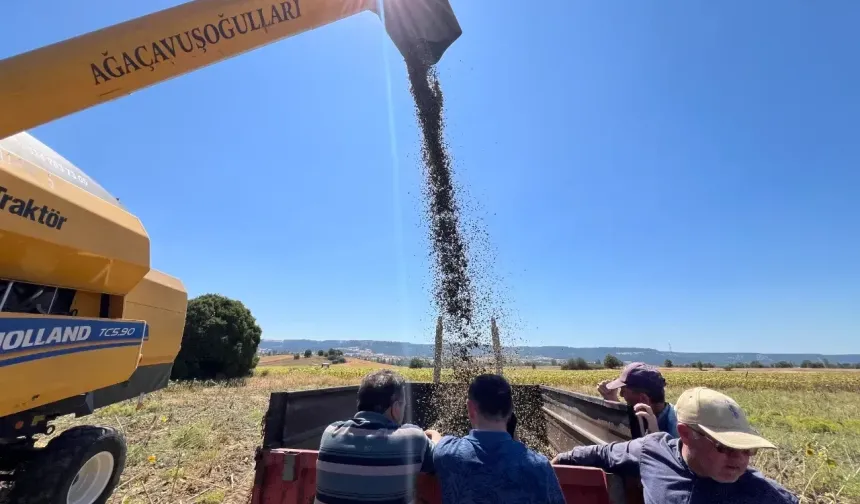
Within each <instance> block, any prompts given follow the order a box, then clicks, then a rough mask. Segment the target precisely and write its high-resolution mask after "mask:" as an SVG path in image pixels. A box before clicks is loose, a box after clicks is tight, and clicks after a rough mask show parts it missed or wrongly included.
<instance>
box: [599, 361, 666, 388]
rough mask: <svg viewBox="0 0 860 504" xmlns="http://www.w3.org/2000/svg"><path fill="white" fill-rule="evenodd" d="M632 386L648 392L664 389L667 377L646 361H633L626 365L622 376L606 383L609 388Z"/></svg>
mask: <svg viewBox="0 0 860 504" xmlns="http://www.w3.org/2000/svg"><path fill="white" fill-rule="evenodd" d="M621 387H630V388H634V389H637V390H644V391H646V392H651V391H655V392H657V391H662V390H664V389H665V388H666V379H665V378H663V375H662V374H661V373H660V370H658V369H657V368H656V367H654V366H649V365H648V364H645V363H644V362H631V363H630V364H627V365H626V366H624V370H623V371H621V376H619V377H618V378H616V379H615V380H612V381H611V382H609V383H607V384H606V388H608V389H609V390H616V389H620V388H621Z"/></svg>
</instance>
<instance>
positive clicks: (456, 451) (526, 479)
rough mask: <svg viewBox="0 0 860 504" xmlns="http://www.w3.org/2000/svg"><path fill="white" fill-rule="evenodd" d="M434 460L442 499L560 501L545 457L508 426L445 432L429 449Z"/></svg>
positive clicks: (469, 503)
mask: <svg viewBox="0 0 860 504" xmlns="http://www.w3.org/2000/svg"><path fill="white" fill-rule="evenodd" d="M433 465H434V467H435V469H436V474H437V476H438V478H439V485H440V486H441V488H442V502H443V504H485V503H486V504H495V503H517V504H519V503H523V504H529V503H550V504H564V496H563V495H562V493H561V486H560V485H559V483H558V478H556V476H555V471H554V470H553V469H552V465H550V462H549V460H548V459H547V458H546V457H544V456H543V455H541V454H539V453H536V452H534V451H532V450H530V449H528V448H526V446H525V445H524V444H522V443H520V442H519V441H514V440H513V438H511V435H510V434H508V433H507V432H496V431H480V430H472V431H471V432H470V433H469V435H468V436H465V437H462V438H459V437H454V436H445V437H443V438H442V439H441V440H440V441H439V443H438V444H437V445H436V447H435V449H434V450H433Z"/></svg>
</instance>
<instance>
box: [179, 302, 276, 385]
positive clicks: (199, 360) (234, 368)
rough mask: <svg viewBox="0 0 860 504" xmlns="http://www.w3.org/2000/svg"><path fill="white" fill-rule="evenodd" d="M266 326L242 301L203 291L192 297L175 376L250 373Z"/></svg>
mask: <svg viewBox="0 0 860 504" xmlns="http://www.w3.org/2000/svg"><path fill="white" fill-rule="evenodd" d="M262 334H263V330H262V329H260V326H258V325H257V321H256V319H254V316H253V315H251V311H250V310H248V308H246V307H245V305H244V304H242V302H241V301H238V300H235V299H230V298H228V297H226V296H222V295H220V294H203V295H202V296H198V297H196V298H193V299H191V300H190V301H188V307H187V309H186V315H185V330H184V331H183V333H182V347H181V348H180V350H179V355H177V356H176V360H175V361H174V363H173V371H172V372H171V378H172V379H174V380H191V379H211V378H215V379H223V378H238V377H242V376H248V375H250V374H251V371H252V370H253V369H254V367H255V366H256V365H257V362H258V361H259V357H257V355H256V353H257V347H258V346H259V345H260V336H262Z"/></svg>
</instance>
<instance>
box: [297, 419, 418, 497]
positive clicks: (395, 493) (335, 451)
mask: <svg viewBox="0 0 860 504" xmlns="http://www.w3.org/2000/svg"><path fill="white" fill-rule="evenodd" d="M419 472H433V443H432V442H431V441H430V440H429V439H428V438H427V436H426V435H425V434H424V431H423V430H421V428H420V427H417V426H415V425H411V424H404V425H398V424H396V423H395V422H393V421H392V420H390V419H389V418H387V417H385V416H384V415H382V414H380V413H374V412H370V411H360V412H358V413H357V414H356V415H355V416H354V417H353V418H351V419H349V420H345V421H340V422H335V423H333V424H331V425H329V426H328V427H326V430H325V432H323V435H322V440H321V441H320V449H319V457H318V458H317V490H316V498H315V500H314V502H315V503H321V504H353V503H368V502H372V503H374V504H410V503H411V502H413V498H414V493H415V478H416V476H417V475H418V473H419Z"/></svg>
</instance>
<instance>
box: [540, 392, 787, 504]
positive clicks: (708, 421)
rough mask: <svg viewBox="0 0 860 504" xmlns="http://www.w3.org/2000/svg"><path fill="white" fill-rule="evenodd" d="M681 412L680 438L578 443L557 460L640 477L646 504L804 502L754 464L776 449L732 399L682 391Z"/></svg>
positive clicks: (651, 436) (660, 435)
mask: <svg viewBox="0 0 860 504" xmlns="http://www.w3.org/2000/svg"><path fill="white" fill-rule="evenodd" d="M675 411H676V413H677V416H678V434H679V437H678V438H674V439H673V438H672V437H671V436H670V435H669V434H667V433H665V432H655V433H653V434H648V435H647V436H645V437H641V438H638V439H634V440H632V441H628V442H626V443H609V444H605V445H593V446H578V447H576V448H574V449H573V450H571V451H569V452H566V453H561V454H559V455H558V456H556V457H555V459H553V461H552V463H553V464H557V465H578V466H591V467H599V468H601V469H603V470H604V471H609V472H614V473H617V474H621V475H625V476H639V477H640V479H641V480H642V487H643V489H644V497H645V504H658V503H659V504H681V503H683V504H723V503H725V504H728V503H732V504H753V503H756V504H758V503H769V504H770V503H773V504H797V502H798V499H797V497H796V496H795V495H793V494H791V493H790V492H789V491H788V490H786V489H785V488H783V487H782V486H780V485H779V484H778V483H777V482H776V481H773V480H772V479H769V478H766V477H765V476H764V475H763V474H761V473H760V472H759V471H757V470H755V469H752V468H750V467H748V466H749V460H750V457H751V456H752V455H755V453H756V452H757V451H758V450H760V449H773V448H776V447H775V446H774V445H773V444H772V443H771V442H770V441H768V440H766V439H764V438H763V437H761V436H759V435H758V434H757V433H756V432H755V430H753V428H752V426H750V424H749V422H748V421H747V418H746V415H745V414H744V412H743V410H741V408H740V406H738V403H737V402H735V401H734V400H733V399H732V398H731V397H729V396H727V395H725V394H721V393H719V392H717V391H715V390H711V389H709V388H705V387H696V388H692V389H689V390H685V391H684V392H683V393H682V394H681V397H680V398H679V399H678V402H677V403H675Z"/></svg>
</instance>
